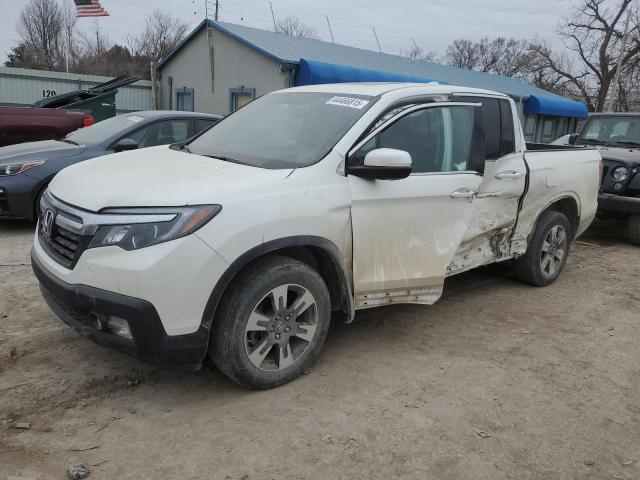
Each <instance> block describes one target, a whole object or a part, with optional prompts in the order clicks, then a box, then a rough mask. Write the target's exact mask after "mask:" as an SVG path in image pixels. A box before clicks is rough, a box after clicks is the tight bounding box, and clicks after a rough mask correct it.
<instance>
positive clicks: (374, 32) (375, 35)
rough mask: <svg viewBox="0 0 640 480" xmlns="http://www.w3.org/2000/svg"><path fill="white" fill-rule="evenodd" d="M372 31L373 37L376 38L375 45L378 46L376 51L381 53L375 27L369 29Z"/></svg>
mask: <svg viewBox="0 0 640 480" xmlns="http://www.w3.org/2000/svg"><path fill="white" fill-rule="evenodd" d="M371 29H372V30H373V36H374V37H376V43H377V44H378V50H379V51H380V53H382V48H380V40H378V34H377V33H376V27H371Z"/></svg>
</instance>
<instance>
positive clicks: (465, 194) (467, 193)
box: [450, 188, 478, 199]
mask: <svg viewBox="0 0 640 480" xmlns="http://www.w3.org/2000/svg"><path fill="white" fill-rule="evenodd" d="M477 194H478V192H476V191H475V190H471V189H470V188H461V189H459V190H456V191H455V192H451V194H450V196H451V198H471V199H472V198H474V197H475V196H476V195H477Z"/></svg>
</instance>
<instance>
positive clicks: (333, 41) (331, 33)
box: [325, 15, 336, 43]
mask: <svg viewBox="0 0 640 480" xmlns="http://www.w3.org/2000/svg"><path fill="white" fill-rule="evenodd" d="M325 17H326V19H327V26H328V27H329V35H331V43H336V41H335V40H334V39H333V32H332V31H331V24H330V23H329V15H325Z"/></svg>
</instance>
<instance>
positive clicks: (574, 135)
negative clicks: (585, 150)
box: [569, 133, 580, 145]
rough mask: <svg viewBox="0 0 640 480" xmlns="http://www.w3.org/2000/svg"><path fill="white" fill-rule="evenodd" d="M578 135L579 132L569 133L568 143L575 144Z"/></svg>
mask: <svg viewBox="0 0 640 480" xmlns="http://www.w3.org/2000/svg"><path fill="white" fill-rule="evenodd" d="M579 136H580V134H579V133H572V134H571V135H569V145H575V144H576V140H578V137H579Z"/></svg>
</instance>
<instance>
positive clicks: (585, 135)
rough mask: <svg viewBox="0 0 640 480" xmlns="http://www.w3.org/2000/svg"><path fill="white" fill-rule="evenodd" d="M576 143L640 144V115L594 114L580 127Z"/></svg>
mask: <svg viewBox="0 0 640 480" xmlns="http://www.w3.org/2000/svg"><path fill="white" fill-rule="evenodd" d="M576 143H582V144H587V145H612V146H626V145H640V116H638V117H632V116H626V115H625V116H613V115H612V116H610V117H609V116H595V117H591V118H590V119H589V120H588V121H587V124H586V125H585V126H584V128H583V129H582V133H581V135H580V139H579V140H578V142H576Z"/></svg>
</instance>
